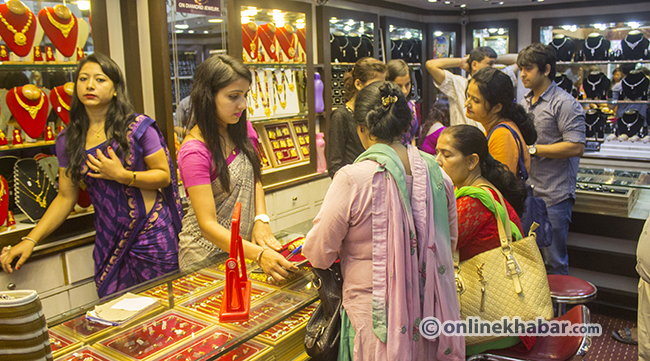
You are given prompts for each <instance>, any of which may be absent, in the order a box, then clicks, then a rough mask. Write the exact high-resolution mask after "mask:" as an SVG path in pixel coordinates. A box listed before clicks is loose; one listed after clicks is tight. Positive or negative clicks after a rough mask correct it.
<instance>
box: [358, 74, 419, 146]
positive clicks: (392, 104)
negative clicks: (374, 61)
mask: <svg viewBox="0 0 650 361" xmlns="http://www.w3.org/2000/svg"><path fill="white" fill-rule="evenodd" d="M412 119H413V115H412V113H411V110H410V108H409V106H408V102H407V101H406V98H404V93H402V90H401V89H400V88H399V87H398V86H397V84H395V83H393V82H391V81H376V82H374V83H371V84H369V85H368V86H366V87H364V88H363V89H361V90H360V91H359V94H357V99H356V101H355V103H354V121H355V123H356V124H357V125H363V126H365V127H366V128H368V132H369V134H370V135H372V136H374V137H376V138H377V139H380V140H383V141H394V140H395V139H398V138H399V139H401V137H402V134H403V133H404V132H406V130H407V129H408V127H409V126H410V125H411V120H412Z"/></svg>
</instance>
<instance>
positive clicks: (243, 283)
mask: <svg viewBox="0 0 650 361" xmlns="http://www.w3.org/2000/svg"><path fill="white" fill-rule="evenodd" d="M240 219H241V203H239V202H237V204H235V211H234V212H233V214H232V225H231V228H230V258H228V259H227V260H226V288H225V289H224V297H223V302H221V309H220V311H219V322H242V321H247V320H248V316H249V312H250V306H251V281H250V280H249V279H248V276H247V275H246V259H245V258H244V245H243V244H242V239H241V236H240V235H239V224H240ZM237 256H239V261H238V260H237ZM240 264H241V267H240ZM240 271H241V272H240Z"/></svg>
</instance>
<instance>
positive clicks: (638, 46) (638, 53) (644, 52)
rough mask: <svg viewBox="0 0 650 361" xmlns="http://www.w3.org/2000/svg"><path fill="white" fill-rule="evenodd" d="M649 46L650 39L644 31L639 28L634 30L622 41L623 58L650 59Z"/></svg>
mask: <svg viewBox="0 0 650 361" xmlns="http://www.w3.org/2000/svg"><path fill="white" fill-rule="evenodd" d="M648 46H650V41H649V40H648V39H646V37H645V36H643V33H641V32H640V31H638V30H632V31H630V32H629V33H628V34H627V36H626V37H625V38H624V39H623V41H621V49H622V50H623V58H624V59H625V60H640V59H650V58H649V56H650V54H649V52H650V51H649V50H648Z"/></svg>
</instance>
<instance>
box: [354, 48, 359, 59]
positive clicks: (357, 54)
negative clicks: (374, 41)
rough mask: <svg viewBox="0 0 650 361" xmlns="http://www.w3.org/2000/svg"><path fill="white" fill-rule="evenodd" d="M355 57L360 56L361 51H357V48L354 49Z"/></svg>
mask: <svg viewBox="0 0 650 361" xmlns="http://www.w3.org/2000/svg"><path fill="white" fill-rule="evenodd" d="M354 57H355V58H358V57H359V53H358V52H357V49H354Z"/></svg>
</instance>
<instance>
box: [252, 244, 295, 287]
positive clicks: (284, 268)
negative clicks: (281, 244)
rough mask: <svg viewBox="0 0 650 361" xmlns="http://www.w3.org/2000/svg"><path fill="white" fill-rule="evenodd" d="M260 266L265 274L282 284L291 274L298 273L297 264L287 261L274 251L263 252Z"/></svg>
mask: <svg viewBox="0 0 650 361" xmlns="http://www.w3.org/2000/svg"><path fill="white" fill-rule="evenodd" d="M276 242H277V241H276ZM259 265H260V267H261V268H262V270H263V271H264V273H266V275H267V276H269V277H271V278H273V280H274V281H275V282H282V281H284V280H285V278H286V277H288V276H289V272H296V271H298V267H296V265H295V264H293V263H292V262H289V261H287V260H286V259H285V258H284V257H283V256H282V255H281V254H279V253H278V252H276V251H274V250H272V249H267V250H264V251H263V252H262V254H261V257H259Z"/></svg>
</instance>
